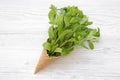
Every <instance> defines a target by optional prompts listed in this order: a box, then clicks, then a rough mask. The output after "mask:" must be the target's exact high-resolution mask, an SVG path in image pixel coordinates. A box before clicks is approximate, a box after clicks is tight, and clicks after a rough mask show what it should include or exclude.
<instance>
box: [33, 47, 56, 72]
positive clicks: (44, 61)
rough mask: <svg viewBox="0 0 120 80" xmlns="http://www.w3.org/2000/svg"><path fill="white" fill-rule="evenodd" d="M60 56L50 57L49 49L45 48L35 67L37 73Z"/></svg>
mask: <svg viewBox="0 0 120 80" xmlns="http://www.w3.org/2000/svg"><path fill="white" fill-rule="evenodd" d="M57 58H58V57H52V58H50V57H49V56H48V54H47V50H46V49H43V51H42V55H41V57H40V59H39V62H38V64H37V66H36V69H35V72H34V73H37V72H39V71H40V70H41V69H43V68H44V67H46V66H47V65H49V64H50V63H52V62H53V61H55V60H56V59H57Z"/></svg>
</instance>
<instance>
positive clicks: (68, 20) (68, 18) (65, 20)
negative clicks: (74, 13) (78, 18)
mask: <svg viewBox="0 0 120 80" xmlns="http://www.w3.org/2000/svg"><path fill="white" fill-rule="evenodd" d="M70 20H71V16H67V15H66V16H64V22H65V26H66V27H67V26H69V25H70Z"/></svg>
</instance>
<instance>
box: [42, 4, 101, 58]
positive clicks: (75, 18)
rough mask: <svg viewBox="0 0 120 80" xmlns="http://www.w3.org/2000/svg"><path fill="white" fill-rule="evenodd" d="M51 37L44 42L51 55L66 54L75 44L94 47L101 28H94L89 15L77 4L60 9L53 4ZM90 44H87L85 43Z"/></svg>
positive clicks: (50, 12)
mask: <svg viewBox="0 0 120 80" xmlns="http://www.w3.org/2000/svg"><path fill="white" fill-rule="evenodd" d="M48 17H49V20H50V22H49V24H50V25H51V26H50V27H49V30H48V34H49V38H48V40H47V41H46V42H45V43H44V44H43V47H44V48H45V49H46V50H47V53H48V55H49V56H50V57H57V56H66V55H67V54H69V53H70V52H71V51H73V49H74V47H75V46H82V47H84V48H86V49H94V44H93V43H94V42H97V37H99V36H100V29H99V28H98V29H92V28H89V27H88V26H89V25H91V24H92V22H91V21H89V20H88V17H87V16H86V15H85V14H84V13H83V12H82V11H81V10H80V9H78V7H76V6H68V7H63V8H60V9H58V8H57V7H55V6H54V5H51V7H50V11H49V14H48ZM86 42H87V43H88V45H85V43H86Z"/></svg>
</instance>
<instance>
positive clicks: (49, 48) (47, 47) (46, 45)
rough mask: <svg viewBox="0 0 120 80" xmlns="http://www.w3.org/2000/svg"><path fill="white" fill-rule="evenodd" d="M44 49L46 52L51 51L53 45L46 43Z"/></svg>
mask: <svg viewBox="0 0 120 80" xmlns="http://www.w3.org/2000/svg"><path fill="white" fill-rule="evenodd" d="M43 47H44V48H45V49H46V50H48V51H51V44H50V43H49V42H45V43H44V44H43Z"/></svg>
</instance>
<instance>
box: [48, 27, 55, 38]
mask: <svg viewBox="0 0 120 80" xmlns="http://www.w3.org/2000/svg"><path fill="white" fill-rule="evenodd" d="M48 34H49V38H50V39H55V35H54V29H53V27H52V26H51V27H49V30H48Z"/></svg>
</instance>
